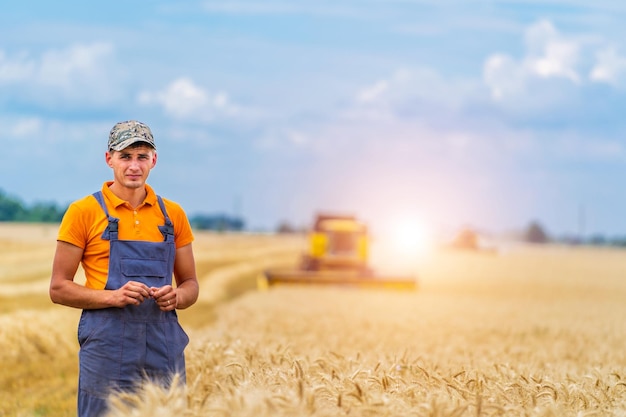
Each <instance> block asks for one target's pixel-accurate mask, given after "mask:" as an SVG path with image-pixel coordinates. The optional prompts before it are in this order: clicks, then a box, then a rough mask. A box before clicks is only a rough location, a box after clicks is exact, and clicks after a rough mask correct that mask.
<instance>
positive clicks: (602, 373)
mask: <svg viewBox="0 0 626 417" xmlns="http://www.w3.org/2000/svg"><path fill="white" fill-rule="evenodd" d="M55 233H56V227H55V226H54V225H52V226H50V225H14V224H1V223H0V288H2V294H0V358H1V359H2V363H3V364H4V369H3V372H2V373H0V387H1V388H0V404H2V405H1V406H0V416H71V415H75V395H76V381H77V366H78V364H77V342H76V324H77V321H78V316H79V314H80V312H78V311H74V310H72V309H69V308H65V307H62V306H55V305H52V304H51V303H50V301H49V300H48V298H47V286H48V277H49V270H50V264H51V261H52V255H53V252H54V237H55ZM304 243H305V242H304V239H303V238H302V237H301V236H288V235H287V236H272V235H227V234H223V235H221V234H212V233H204V232H203V233H198V234H197V241H196V242H195V243H194V248H195V252H196V258H197V259H196V260H197V265H198V273H199V278H200V284H201V296H200V300H199V302H198V303H197V304H196V305H195V306H193V307H192V308H190V309H188V310H185V311H181V312H180V317H181V322H182V323H183V326H184V327H185V328H186V330H187V332H188V333H189V335H190V339H191V342H190V345H189V347H188V349H187V351H186V354H187V368H188V370H187V373H188V375H187V377H188V380H187V382H188V383H187V385H186V386H185V387H179V386H176V385H174V386H173V387H172V388H170V389H163V388H161V387H159V386H158V385H153V384H149V383H148V384H145V385H144V386H143V387H139V388H138V390H137V391H136V392H133V393H120V394H118V395H116V396H112V397H111V404H112V409H111V413H110V417H117V416H131V415H132V416H137V417H140V416H146V417H148V416H151V417H152V416H173V415H175V416H555V417H556V416H626V358H625V356H626V353H624V352H625V350H624V348H623V345H624V341H625V340H626V320H624V317H626V303H624V300H625V299H626V280H625V275H626V252H624V251H623V250H618V249H609V248H586V247H559V246H537V247H532V246H510V247H506V248H501V250H499V251H497V252H453V251H445V250H438V251H432V252H431V253H429V254H428V255H427V256H422V257H419V258H415V259H411V260H410V261H406V260H404V264H403V266H404V267H407V268H409V269H410V270H411V271H412V272H414V273H416V274H417V275H418V277H419V288H418V290H417V291H415V292H397V291H376V290H372V289H357V288H349V287H310V286H309V287H275V288H271V289H270V290H269V291H257V290H256V289H255V279H256V276H257V275H258V273H259V272H261V271H262V270H263V269H265V268H268V267H272V266H285V265H289V264H295V263H296V262H297V257H298V254H299V253H300V251H301V249H302V247H303V245H304ZM377 249H378V251H377V253H378V254H386V252H385V250H384V248H377V247H376V246H374V247H373V249H372V251H373V252H374V251H376V250H377ZM387 255H388V254H386V255H384V256H382V255H379V256H378V258H377V259H376V261H377V263H378V264H379V265H380V266H381V267H383V268H387V267H391V266H397V265H399V264H400V262H399V261H398V260H397V259H390V258H385V256H387Z"/></svg>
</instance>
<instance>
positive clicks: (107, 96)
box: [0, 43, 120, 106]
mask: <svg viewBox="0 0 626 417" xmlns="http://www.w3.org/2000/svg"><path fill="white" fill-rule="evenodd" d="M114 52H115V51H114V48H113V46H112V45H111V44H108V43H92V44H75V45H70V46H68V47H66V48H61V49H50V50H47V51H44V52H43V53H42V54H41V55H40V56H32V55H31V54H29V53H27V52H21V53H19V54H17V55H16V56H13V57H11V56H7V54H6V53H4V52H3V51H0V88H2V89H3V90H4V95H5V97H6V96H14V97H16V99H17V100H20V101H24V100H27V101H31V102H35V103H40V104H45V105H55V106H59V105H67V104H68V103H76V102H79V103H80V104H81V105H83V106H84V105H85V104H93V103H103V102H108V101H111V100H113V99H114V98H115V97H118V94H119V93H120V89H119V78H120V77H119V76H120V71H119V70H117V69H116V65H115V62H114V61H115V53H114Z"/></svg>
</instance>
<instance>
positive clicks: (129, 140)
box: [109, 120, 156, 151]
mask: <svg viewBox="0 0 626 417" xmlns="http://www.w3.org/2000/svg"><path fill="white" fill-rule="evenodd" d="M136 142H145V143H147V144H148V145H150V146H151V147H152V148H154V150H156V145H155V144H154V137H153V136H152V132H151V131H150V128H149V127H148V126H147V125H146V124H144V123H141V122H138V121H136V120H128V121H126V122H119V123H116V124H115V126H113V129H111V132H110V133H109V150H110V151H121V150H122V149H125V148H127V147H129V146H130V145H132V144H133V143H136Z"/></svg>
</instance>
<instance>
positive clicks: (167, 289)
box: [150, 285, 178, 311]
mask: <svg viewBox="0 0 626 417" xmlns="http://www.w3.org/2000/svg"><path fill="white" fill-rule="evenodd" d="M150 290H151V291H152V297H153V298H154V301H156V303H157V304H158V306H159V308H160V309H161V311H171V310H174V309H176V307H177V306H178V297H177V295H176V288H174V287H172V286H171V285H164V286H162V287H161V288H156V287H152V288H150Z"/></svg>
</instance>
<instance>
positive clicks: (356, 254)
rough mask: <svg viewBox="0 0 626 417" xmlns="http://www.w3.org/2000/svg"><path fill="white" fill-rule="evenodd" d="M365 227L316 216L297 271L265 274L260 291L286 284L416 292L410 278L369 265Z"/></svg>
mask: <svg viewBox="0 0 626 417" xmlns="http://www.w3.org/2000/svg"><path fill="white" fill-rule="evenodd" d="M368 258H369V235H368V228H367V226H366V224H364V223H363V222H361V221H359V220H357V219H356V218H355V217H354V216H347V215H334V214H319V215H318V216H317V217H316V219H315V222H314V224H313V227H312V228H311V230H310V231H309V233H308V246H307V249H306V251H305V253H303V254H302V256H301V259H300V265H299V268H298V269H293V270H288V269H282V270H268V271H265V273H264V275H263V276H261V277H260V278H259V281H258V287H259V289H266V288H268V287H270V286H275V285H285V284H334V285H352V286H359V287H376V288H394V289H404V290H406V289H415V288H416V279H415V278H414V277H413V276H409V275H406V276H404V275H385V274H379V273H377V272H375V271H374V270H373V269H372V268H371V266H370V265H369V263H368Z"/></svg>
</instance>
